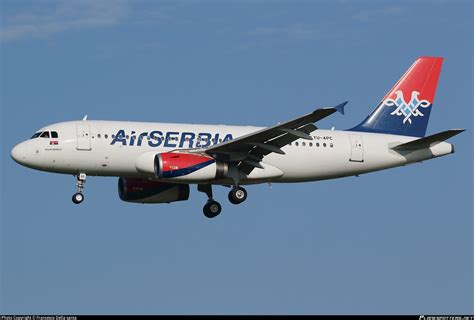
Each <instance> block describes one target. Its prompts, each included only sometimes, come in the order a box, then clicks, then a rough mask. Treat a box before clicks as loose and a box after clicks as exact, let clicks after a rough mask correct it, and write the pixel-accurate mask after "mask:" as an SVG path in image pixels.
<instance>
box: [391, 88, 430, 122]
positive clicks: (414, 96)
mask: <svg viewBox="0 0 474 320" xmlns="http://www.w3.org/2000/svg"><path fill="white" fill-rule="evenodd" d="M395 94H396V95H397V97H396V98H395V99H391V98H388V99H385V101H384V102H383V104H384V105H386V106H388V107H397V109H395V111H393V112H392V113H390V114H391V115H397V116H404V117H405V118H404V119H403V123H405V122H407V121H408V122H409V123H410V124H411V119H410V117H411V116H414V117H418V116H422V117H423V113H421V111H420V110H419V109H418V108H420V107H422V108H427V107H429V106H430V105H431V102H429V101H428V100H418V95H419V94H420V93H419V92H418V91H412V93H411V100H410V102H408V103H407V102H405V98H404V97H403V92H402V91H401V90H398V91H395Z"/></svg>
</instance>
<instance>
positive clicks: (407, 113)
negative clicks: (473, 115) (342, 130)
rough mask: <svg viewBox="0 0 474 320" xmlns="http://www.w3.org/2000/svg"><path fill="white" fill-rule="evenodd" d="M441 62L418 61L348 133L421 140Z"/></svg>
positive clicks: (436, 58)
mask: <svg viewBox="0 0 474 320" xmlns="http://www.w3.org/2000/svg"><path fill="white" fill-rule="evenodd" d="M442 64H443V58H440V57H421V58H418V59H417V60H416V61H415V62H414V63H413V64H412V66H411V67H410V68H409V69H408V70H407V71H406V72H405V74H404V75H403V76H402V77H401V78H400V80H398V82H397V83H396V84H395V86H394V87H393V88H392V90H390V91H389V92H388V94H387V95H386V96H385V97H384V98H383V99H382V101H381V102H380V103H379V105H378V106H377V108H375V110H374V111H373V112H372V113H371V114H370V115H369V116H368V117H367V118H366V119H365V120H364V121H362V122H361V123H360V124H359V125H357V126H356V127H354V128H352V129H349V130H350V131H363V132H376V133H387V134H397V135H404V136H413V137H424V136H425V134H426V128H427V126H428V119H429V117H430V112H431V108H432V103H433V100H434V97H435V92H436V86H437V84H438V78H439V74H440V72H441V65H442Z"/></svg>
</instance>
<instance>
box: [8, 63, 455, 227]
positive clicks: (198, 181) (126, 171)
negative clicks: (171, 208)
mask: <svg viewBox="0 0 474 320" xmlns="http://www.w3.org/2000/svg"><path fill="white" fill-rule="evenodd" d="M442 63H443V58H442V57H420V58H417V59H416V60H415V62H414V63H413V64H412V65H411V67H410V68H409V69H408V70H407V71H406V72H405V74H404V75H403V76H402V77H401V78H400V80H398V82H396V84H395V85H394V87H393V88H392V89H391V90H390V91H389V92H388V93H387V94H386V95H385V97H384V98H383V99H382V100H381V102H380V103H379V104H378V105H377V106H376V108H375V109H374V110H373V112H371V113H370V114H369V115H368V116H367V117H366V118H365V119H364V120H363V121H362V122H361V123H360V124H358V125H357V126H355V127H353V128H350V129H347V130H341V131H339V130H334V129H333V130H323V129H320V128H318V127H317V126H315V124H314V123H315V122H317V121H319V120H321V119H324V118H326V117H328V116H330V115H332V114H333V113H335V112H340V113H342V114H344V107H345V105H346V103H347V102H344V103H341V104H339V105H337V106H335V107H322V108H318V109H316V110H314V111H313V112H311V113H308V114H305V115H303V116H300V117H297V118H295V119H293V120H290V121H286V122H282V123H278V124H277V125H275V126H272V127H267V128H262V127H252V126H228V125H197V124H177V123H153V122H124V121H94V120H88V119H87V115H86V116H85V117H84V119H82V120H80V121H69V122H61V123H55V124H52V125H48V126H46V127H44V128H41V129H39V130H38V131H37V132H36V133H35V134H34V135H33V136H32V137H31V138H30V139H28V140H26V141H23V142H21V143H19V144H18V145H16V146H15V147H14V148H13V149H12V150H11V157H12V158H13V160H15V161H16V162H17V163H19V164H20V165H23V166H25V167H29V168H33V169H36V170H41V171H47V172H54V173H61V174H71V175H73V176H75V179H76V187H77V192H76V193H75V194H74V195H73V196H72V201H73V202H74V203H75V204H80V203H81V202H83V201H84V194H83V191H84V184H85V182H86V177H87V175H92V176H115V177H118V195H119V197H120V199H121V200H123V201H127V202H134V203H171V202H175V201H183V200H188V198H189V193H190V185H191V184H193V185H197V190H198V191H200V192H203V193H205V194H206V195H207V198H208V200H207V202H206V204H205V205H204V208H203V213H204V215H205V216H206V217H208V218H214V217H216V216H218V215H219V214H220V213H221V210H222V207H221V205H220V204H219V202H217V201H216V200H214V198H213V193H212V186H213V185H221V186H226V187H230V192H229V194H228V198H229V201H230V202H231V203H232V204H240V203H242V202H244V201H245V200H246V198H247V191H246V190H245V189H244V188H243V187H242V186H244V185H250V184H258V183H295V182H307V181H318V180H325V179H334V178H341V177H348V176H359V175H361V174H365V173H368V172H373V171H378V170H384V169H389V168H394V167H399V166H404V165H407V164H412V163H417V162H422V161H424V160H429V159H433V158H437V157H441V156H444V155H448V154H451V153H454V146H453V145H452V144H450V143H447V142H445V140H447V139H448V138H451V137H453V136H455V135H457V134H459V133H461V132H463V131H464V129H451V130H447V131H443V132H439V133H436V134H433V135H429V136H426V129H427V125H428V119H429V116H430V113H431V109H432V104H433V100H434V97H435V92H436V87H437V83H438V78H439V74H440V72H441V66H442Z"/></svg>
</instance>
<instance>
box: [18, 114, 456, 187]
mask: <svg viewBox="0 0 474 320" xmlns="http://www.w3.org/2000/svg"><path fill="white" fill-rule="evenodd" d="M260 129H262V128H260V127H249V126H227V125H196V124H171V123H150V122H120V121H71V122H62V123H57V124H53V125H50V126H47V127H44V128H42V129H40V130H39V131H55V132H58V138H57V139H53V138H35V139H30V140H27V141H24V142H22V143H20V144H19V145H17V146H16V147H15V149H14V150H13V151H12V155H13V154H14V153H15V152H16V157H15V159H16V160H17V161H19V162H20V163H21V164H23V165H25V166H27V167H31V168H34V169H38V170H42V171H49V172H57V173H64V174H74V175H75V174H78V173H86V174H87V175H97V176H121V177H143V178H145V177H149V176H147V175H146V174H144V173H143V172H142V171H139V170H138V169H137V159H138V158H139V157H140V156H142V155H143V154H145V153H152V154H156V153H162V152H169V151H173V150H177V149H190V148H205V147H206V146H208V145H210V144H216V143H219V142H221V141H222V140H224V141H225V140H230V139H235V138H237V137H239V136H242V135H245V134H249V133H251V132H255V131H257V130H260ZM120 130H123V131H122V132H123V133H124V136H123V139H122V137H120V139H117V133H118V132H120ZM311 137H312V138H313V140H303V139H300V140H297V141H295V142H293V143H291V145H287V146H285V147H283V148H282V150H283V151H284V152H285V155H280V154H275V153H271V154H269V155H268V156H266V157H264V159H263V161H262V165H263V166H264V169H261V168H255V169H254V170H253V171H252V173H251V174H250V175H248V176H243V177H241V180H240V183H241V184H252V183H260V182H303V181H315V180H323V179H332V178H339V177H345V176H352V175H358V174H362V173H366V172H371V171H377V170H382V169H387V168H392V167H396V166H402V165H406V164H409V163H413V162H418V161H423V160H427V159H430V158H434V157H438V156H443V155H446V154H449V153H452V152H453V146H452V145H451V144H449V143H446V142H441V143H438V144H436V145H434V146H432V147H431V148H426V149H422V150H416V151H413V152H408V153H399V152H396V151H393V150H391V149H390V148H391V147H393V146H395V145H397V144H400V143H405V142H408V141H411V140H414V139H417V138H415V137H406V136H399V135H387V134H375V133H364V132H354V131H336V130H320V129H318V130H316V131H314V132H313V133H312V134H311ZM211 139H215V140H214V141H212V140H211ZM209 140H211V141H209ZM266 173H268V174H266ZM181 182H186V181H181ZM209 182H210V183H215V184H225V183H227V181H224V180H221V181H218V180H214V181H209ZM191 183H193V182H191ZM194 183H195V182H194Z"/></svg>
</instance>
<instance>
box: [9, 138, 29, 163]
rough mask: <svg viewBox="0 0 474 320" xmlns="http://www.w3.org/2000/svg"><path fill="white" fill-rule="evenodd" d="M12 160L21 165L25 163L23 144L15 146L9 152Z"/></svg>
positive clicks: (24, 147)
mask: <svg viewBox="0 0 474 320" xmlns="http://www.w3.org/2000/svg"><path fill="white" fill-rule="evenodd" d="M11 156H12V158H13V160H15V161H16V162H18V163H19V164H23V163H25V161H26V146H25V145H24V144H23V143H20V144H17V145H16V146H15V147H13V149H12V151H11Z"/></svg>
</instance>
